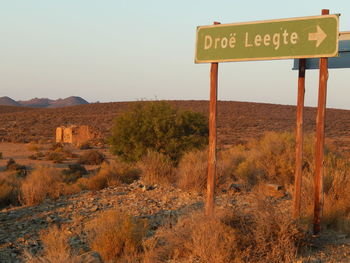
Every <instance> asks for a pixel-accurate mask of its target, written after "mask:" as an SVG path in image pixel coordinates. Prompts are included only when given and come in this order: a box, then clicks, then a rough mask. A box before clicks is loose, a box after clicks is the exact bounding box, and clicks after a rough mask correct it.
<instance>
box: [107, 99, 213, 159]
mask: <svg viewBox="0 0 350 263" xmlns="http://www.w3.org/2000/svg"><path fill="white" fill-rule="evenodd" d="M207 140H208V123H207V118H206V117H205V116H204V115H202V114H200V113H196V112H192V111H178V110H177V109H175V108H174V107H172V106H171V105H170V104H169V103H166V102H160V101H155V102H139V103H136V104H135V105H134V106H133V108H132V109H131V110H130V111H129V112H126V113H124V114H122V115H121V116H119V117H117V118H116V119H115V121H114V126H113V128H112V137H111V140H110V143H111V151H112V153H113V154H115V155H119V156H120V157H121V158H122V159H124V160H125V161H138V160H140V159H141V158H142V156H143V155H145V154H146V153H147V151H148V150H153V151H156V152H160V153H162V154H165V155H168V156H169V157H170V158H171V159H172V161H174V162H175V163H177V162H178V161H179V159H180V157H181V156H182V155H183V153H185V152H186V151H188V150H191V149H193V148H202V147H203V146H205V145H206V144H207Z"/></svg>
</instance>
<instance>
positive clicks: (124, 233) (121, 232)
mask: <svg viewBox="0 0 350 263" xmlns="http://www.w3.org/2000/svg"><path fill="white" fill-rule="evenodd" d="M146 228H147V227H146V222H145V221H144V220H138V219H133V218H132V217H131V216H128V215H126V214H123V213H121V212H118V211H116V210H110V211H106V212H103V213H102V214H100V215H99V216H98V217H97V218H95V219H93V220H92V221H90V222H89V223H88V224H87V230H88V232H89V239H90V244H91V248H92V249H93V250H94V251H97V252H98V253H99V254H100V255H101V256H102V258H103V260H104V261H105V262H125V263H126V262H130V263H134V262H140V259H141V257H142V240H143V238H144V236H145V234H146Z"/></svg>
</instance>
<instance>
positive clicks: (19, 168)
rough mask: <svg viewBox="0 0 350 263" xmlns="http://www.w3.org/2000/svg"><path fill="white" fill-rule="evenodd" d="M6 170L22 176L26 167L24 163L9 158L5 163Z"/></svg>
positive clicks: (25, 172) (25, 171)
mask: <svg viewBox="0 0 350 263" xmlns="http://www.w3.org/2000/svg"><path fill="white" fill-rule="evenodd" d="M6 170H7V171H15V172H16V175H17V176H19V177H24V176H25V175H26V174H27V168H26V167H25V166H24V165H20V164H18V163H16V161H15V160H14V159H12V158H10V159H9V160H8V161H7V164H6Z"/></svg>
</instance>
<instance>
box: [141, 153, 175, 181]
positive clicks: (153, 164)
mask: <svg viewBox="0 0 350 263" xmlns="http://www.w3.org/2000/svg"><path fill="white" fill-rule="evenodd" d="M139 167H140V168H141V171H142V179H143V181H144V182H145V183H146V184H171V183H174V182H175V180H176V178H175V169H174V167H173V164H172V162H171V160H170V158H169V157H168V156H166V155H164V154H161V153H158V152H153V151H148V152H147V154H146V155H145V156H144V157H143V158H142V160H141V161H140V163H139Z"/></svg>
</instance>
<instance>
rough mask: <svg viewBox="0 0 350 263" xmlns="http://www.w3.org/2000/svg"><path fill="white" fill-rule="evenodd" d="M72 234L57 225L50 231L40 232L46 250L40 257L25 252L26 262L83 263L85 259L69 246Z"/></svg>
mask: <svg viewBox="0 0 350 263" xmlns="http://www.w3.org/2000/svg"><path fill="white" fill-rule="evenodd" d="M70 236H71V234H69V231H68V230H67V229H65V228H63V229H62V228H58V227H57V226H56V225H54V226H53V227H51V228H49V229H48V230H46V229H45V230H42V231H41V232H40V239H41V241H42V243H43V247H44V249H43V250H42V251H41V252H40V255H38V256H35V255H33V254H31V253H30V252H28V251H26V252H25V261H26V262H27V263H46V262H57V263H58V262H66V263H83V262H86V261H83V258H82V257H81V256H78V255H77V254H76V252H75V251H73V250H72V248H71V247H70V246H69V243H68V241H69V238H70Z"/></svg>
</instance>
